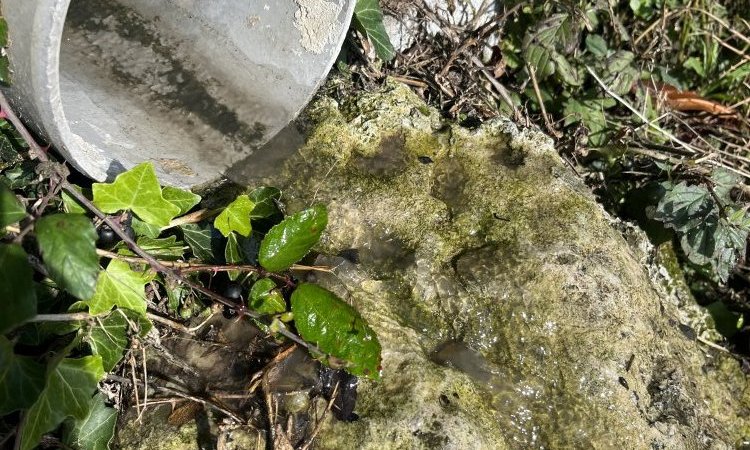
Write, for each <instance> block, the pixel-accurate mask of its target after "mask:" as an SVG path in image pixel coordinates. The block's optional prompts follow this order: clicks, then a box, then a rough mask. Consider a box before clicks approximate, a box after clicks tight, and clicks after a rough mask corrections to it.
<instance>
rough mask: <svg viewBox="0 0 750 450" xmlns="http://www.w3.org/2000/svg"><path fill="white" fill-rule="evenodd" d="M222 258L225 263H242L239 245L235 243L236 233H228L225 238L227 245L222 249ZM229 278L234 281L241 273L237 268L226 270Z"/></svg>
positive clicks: (242, 258)
mask: <svg viewBox="0 0 750 450" xmlns="http://www.w3.org/2000/svg"><path fill="white" fill-rule="evenodd" d="M224 260H225V261H226V262H227V264H242V262H243V261H244V257H243V256H242V250H241V249H240V245H239V244H238V243H237V235H236V234H234V233H230V234H229V237H228V238H227V246H226V248H225V249H224ZM227 275H229V279H230V280H232V281H234V280H236V279H237V278H239V276H240V275H241V272H240V271H239V270H231V271H229V272H227Z"/></svg>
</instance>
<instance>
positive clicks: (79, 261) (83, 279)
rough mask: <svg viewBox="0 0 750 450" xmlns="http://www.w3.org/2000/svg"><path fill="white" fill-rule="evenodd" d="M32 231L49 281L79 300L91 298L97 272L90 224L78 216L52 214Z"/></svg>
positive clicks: (97, 261) (39, 222) (97, 262)
mask: <svg viewBox="0 0 750 450" xmlns="http://www.w3.org/2000/svg"><path fill="white" fill-rule="evenodd" d="M34 229H35V231H36V239H37V242H38V243H39V249H40V250H41V252H42V257H43V258H44V263H45V265H46V267H47V270H48V271H49V275H50V278H52V279H53V280H54V281H55V283H57V285H58V286H59V287H61V288H63V289H65V290H66V291H68V292H70V293H71V294H73V295H74V296H76V297H78V298H80V299H81V300H86V299H88V298H91V296H92V295H94V289H95V287H96V277H97V274H98V273H99V257H98V256H97V255H96V239H97V237H98V236H97V234H96V230H95V229H94V226H93V225H92V224H91V221H90V220H89V219H88V218H87V217H86V216H82V215H80V214H53V215H50V216H44V217H42V218H41V219H39V220H37V222H36V226H35V228H34Z"/></svg>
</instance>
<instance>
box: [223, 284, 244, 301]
mask: <svg viewBox="0 0 750 450" xmlns="http://www.w3.org/2000/svg"><path fill="white" fill-rule="evenodd" d="M224 297H226V298H228V299H230V300H239V299H240V297H242V286H240V285H239V284H237V283H229V284H227V287H226V288H224Z"/></svg>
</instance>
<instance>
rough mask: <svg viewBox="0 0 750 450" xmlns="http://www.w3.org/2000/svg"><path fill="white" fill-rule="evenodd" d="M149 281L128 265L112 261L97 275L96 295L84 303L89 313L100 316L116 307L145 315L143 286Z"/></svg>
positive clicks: (148, 278)
mask: <svg viewBox="0 0 750 450" xmlns="http://www.w3.org/2000/svg"><path fill="white" fill-rule="evenodd" d="M150 280H151V278H150V277H149V276H146V275H144V274H142V273H138V272H134V271H133V270H131V269H130V266H129V265H128V263H126V262H123V261H119V260H116V259H113V260H112V261H110V262H109V265H108V266H107V270H103V271H102V272H101V273H100V274H99V282H98V283H97V284H96V293H95V294H94V296H93V297H91V300H88V301H87V302H86V304H87V305H88V306H89V313H90V314H93V315H96V314H101V313H105V312H108V311H110V310H111V309H112V307H114V306H117V307H118V308H125V309H129V310H132V311H135V312H137V313H139V314H143V315H145V314H146V292H145V285H146V283H148V282H149V281H150Z"/></svg>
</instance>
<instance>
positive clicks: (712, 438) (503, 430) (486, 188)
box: [268, 85, 750, 449]
mask: <svg viewBox="0 0 750 450" xmlns="http://www.w3.org/2000/svg"><path fill="white" fill-rule="evenodd" d="M309 117H310V118H311V120H312V121H313V123H315V125H314V126H312V128H311V133H310V136H309V139H308V141H307V144H306V145H305V146H304V147H303V148H302V149H301V151H300V153H299V155H298V156H297V157H295V158H294V159H293V160H292V161H290V162H289V163H288V165H287V169H286V170H287V173H288V174H289V181H288V182H287V183H288V186H287V189H286V191H285V192H286V195H287V197H288V198H287V201H288V202H289V206H290V209H291V210H297V209H298V208H302V207H305V206H307V205H309V204H311V203H313V202H321V203H326V204H328V205H329V211H330V213H329V215H330V217H331V220H330V224H329V228H328V232H327V234H326V235H325V237H324V240H323V243H322V246H321V248H320V250H321V252H322V253H324V254H329V255H342V256H340V257H321V258H319V260H318V261H317V262H318V263H325V264H330V265H333V266H336V267H337V269H336V275H335V276H318V277H317V278H318V280H317V281H318V282H320V283H322V284H324V285H325V286H327V287H328V288H329V289H332V290H334V291H336V292H337V293H338V294H339V295H341V296H342V298H345V299H347V300H348V301H350V302H351V303H352V304H353V305H354V306H355V307H357V308H358V309H359V310H360V311H361V312H362V314H363V315H364V316H365V318H366V319H367V320H368V321H369V322H370V323H371V324H372V326H373V328H374V329H375V330H376V332H377V333H378V335H379V337H380V340H381V343H382V344H383V380H382V381H381V382H379V383H372V382H365V381H363V382H361V383H360V385H359V400H358V403H357V407H356V410H355V412H356V413H357V415H358V416H359V420H357V421H355V422H350V423H344V422H338V421H333V420H329V421H328V423H327V425H326V427H325V428H324V430H323V432H322V434H321V436H320V437H319V439H318V442H317V448H326V449H329V448H330V449H344V448H373V449H375V448H378V449H382V448H446V449H465V448H611V447H618V446H621V445H622V444H623V443H628V447H630V448H733V447H735V446H736V445H739V444H740V443H741V442H742V441H743V439H746V437H747V436H748V427H747V425H748V422H747V419H746V417H747V414H748V412H750V411H748V406H749V405H750V401H749V400H750V390H748V389H747V380H746V378H745V376H744V375H742V373H741V372H740V369H739V367H738V365H737V364H736V362H735V361H733V360H731V359H730V358H727V357H726V356H725V355H723V354H720V353H717V352H716V351H715V350H712V349H709V348H708V347H705V346H701V345H700V344H699V343H698V342H697V341H696V340H695V338H696V336H695V333H690V332H686V330H688V331H689V330H690V327H688V326H686V325H684V324H682V323H681V322H680V320H679V319H680V316H681V314H680V313H679V311H678V310H677V306H676V305H677V303H678V302H676V301H675V299H674V298H673V296H671V295H670V294H669V292H668V290H667V289H665V288H664V286H663V285H662V283H661V282H660V281H659V280H655V279H654V278H655V277H654V276H652V275H649V272H651V273H652V274H653V273H655V272H658V270H657V271H654V270H650V271H649V270H647V267H645V266H644V264H643V262H648V261H649V260H650V259H652V257H653V255H651V254H649V253H648V252H644V251H643V249H642V248H638V246H633V245H629V244H628V242H626V240H625V239H624V238H623V236H622V234H621V233H620V231H618V230H617V229H615V227H613V226H612V221H611V219H610V218H609V217H608V215H607V214H606V213H605V212H604V211H603V210H602V209H601V208H600V206H599V205H597V204H596V202H595V201H594V199H593V198H592V196H591V195H590V194H589V193H588V190H587V188H586V187H585V186H584V185H583V184H582V183H581V182H580V181H579V180H578V179H577V178H576V177H575V176H574V175H573V173H572V171H570V170H569V169H568V168H567V167H565V166H564V164H563V162H562V161H561V160H560V158H559V157H558V156H557V153H556V152H555V149H554V148H553V147H552V143H551V141H550V140H549V139H548V138H547V137H545V136H544V135H542V134H540V133H536V132H531V131H526V130H519V129H518V128H516V126H514V125H513V124H511V123H509V122H505V121H498V122H495V123H491V124H486V125H483V126H482V127H480V128H478V129H475V130H469V129H464V128H460V127H458V126H455V125H449V124H445V123H443V122H442V121H441V119H440V118H439V116H438V115H437V114H436V113H435V112H434V111H432V110H430V109H427V108H425V107H424V105H423V104H421V103H420V101H419V100H418V99H416V98H415V97H414V96H413V95H412V94H411V93H410V92H409V91H408V90H407V89H406V88H403V87H399V86H395V85H392V86H388V87H387V88H386V89H385V92H383V93H379V94H371V95H364V96H362V97H360V98H358V99H355V100H352V101H351V102H350V103H348V104H341V105H338V104H335V103H334V102H333V101H330V100H323V101H320V102H319V103H318V104H317V105H316V106H315V107H314V108H312V109H311V112H310V114H309ZM268 181H269V182H271V181H274V180H268ZM275 181H276V183H277V184H278V178H277V179H276V180H275ZM640 239H641V240H644V238H643V237H642V236H641V237H640ZM641 247H644V246H643V245H642V246H641ZM645 247H648V246H647V245H646V246H645ZM646 250H648V249H646ZM352 255H356V258H352Z"/></svg>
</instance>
